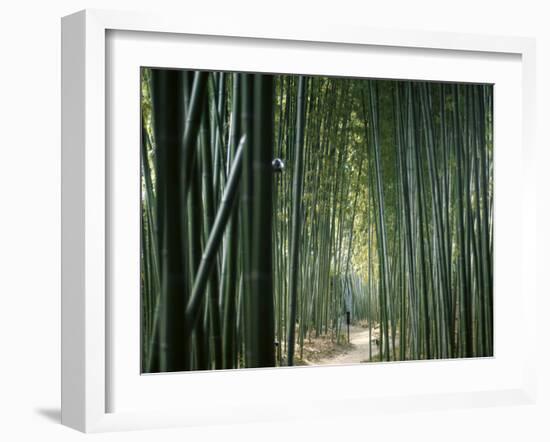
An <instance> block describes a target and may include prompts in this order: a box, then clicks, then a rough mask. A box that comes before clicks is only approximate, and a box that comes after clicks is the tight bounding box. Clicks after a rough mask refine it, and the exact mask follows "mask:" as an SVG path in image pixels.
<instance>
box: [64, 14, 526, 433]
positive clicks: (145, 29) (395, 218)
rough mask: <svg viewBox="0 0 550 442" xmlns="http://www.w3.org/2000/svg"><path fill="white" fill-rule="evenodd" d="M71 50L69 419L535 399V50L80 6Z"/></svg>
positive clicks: (151, 421)
mask: <svg viewBox="0 0 550 442" xmlns="http://www.w3.org/2000/svg"><path fill="white" fill-rule="evenodd" d="M62 43H63V169H62V171H63V172H62V173H63V189H62V190H63V194H62V204H63V235H62V239H63V248H62V251H63V278H62V283H63V285H62V287H63V302H62V305H63V312H62V317H63V328H62V339H63V341H62V350H63V361H62V368H63V375H62V386H63V392H62V421H63V423H65V424H66V425H69V426H71V427H74V428H77V429H79V430H82V431H107V430H110V429H124V428H151V427H159V426H173V425H177V426H179V425H181V426H185V425H198V424H210V423H220V422H253V421H258V420H272V419H284V418H285V417H306V416H323V415H324V414H328V412H329V410H330V413H332V414H333V413H334V406H333V405H334V404H336V403H337V404H339V407H337V408H338V411H337V413H341V414H342V415H346V414H350V415H358V414H368V413H369V412H371V411H372V409H373V407H374V399H375V398H376V404H377V406H378V407H379V406H380V403H383V404H384V409H387V410H397V409H399V410H403V409H404V410H407V409H415V408H417V407H424V408H425V407H428V408H430V407H432V408H434V409H435V408H441V407H444V408H453V407H467V406H480V405H498V404H499V403H518V404H520V403H528V402H530V401H532V400H533V399H532V398H533V395H534V391H535V377H534V367H533V366H532V365H530V357H529V355H530V354H531V352H532V351H534V349H533V346H534V344H533V343H534V340H533V341H530V340H529V339H526V337H527V336H530V334H533V333H534V327H535V325H534V324H533V323H532V321H528V320H527V318H528V316H529V312H532V311H533V310H534V309H535V288H534V285H533V284H534V283H533V279H534V278H532V275H531V273H533V272H534V270H533V269H531V268H529V266H527V265H524V263H525V260H524V257H525V250H527V249H526V247H530V245H532V244H533V242H534V236H533V235H534V233H533V231H532V229H531V227H532V223H533V222H534V221H533V218H534V216H533V210H534V209H533V207H534V202H533V199H532V190H533V186H534V184H533V181H532V177H529V176H528V174H524V171H527V170H528V169H529V164H530V163H529V162H530V161H531V160H532V156H531V151H532V139H531V136H532V135H530V134H531V131H530V130H529V128H530V125H531V124H532V122H531V121H532V113H533V112H534V111H533V106H534V104H533V96H534V82H533V76H534V67H533V66H534V44H533V42H532V41H531V40H529V39H521V38H505V37H501V38H495V37H488V36H485V37H483V36H471V35H455V34H444V33H441V34H428V33H422V32H403V31H399V32H398V31H395V32H390V31H381V30H372V29H348V28H343V27H338V26H336V27H331V28H330V31H328V30H327V29H326V28H321V27H319V28H315V27H311V28H309V27H308V28H306V29H293V28H291V27H288V28H284V27H282V28H281V27H277V28H272V29H270V28H269V27H262V28H261V29H259V28H255V27H254V26H253V25H251V24H248V27H247V26H244V27H243V26H240V25H239V26H237V25H235V24H226V25H225V26H219V24H216V25H213V24H208V23H207V22H206V21H205V22H201V21H200V20H196V21H194V22H193V23H184V24H179V23H178V22H177V21H175V20H174V21H172V20H171V19H170V18H169V17H154V16H150V15H147V16H145V15H141V14H130V13H114V12H107V11H84V12H80V13H77V14H74V15H71V16H68V17H65V18H64V19H63V38H62ZM518 165H522V166H521V167H519V166H518ZM518 202H520V204H521V207H522V210H521V211H518V210H517V206H518ZM518 262H519V265H518ZM518 267H520V268H521V271H520V272H518V271H517V268H518ZM514 269H515V271H514ZM510 323H514V324H516V325H515V327H509V326H507V324H510ZM518 329H521V330H522V333H521V334H520V333H518V332H517V330H518ZM411 379H414V380H415V381H414V382H410V380H411ZM319 385H323V388H319ZM290 391H293V392H295V393H296V395H295V398H293V400H292V401H291V402H289V401H288V400H287V398H288V394H289V392H290ZM305 404H308V406H305ZM331 404H332V405H331Z"/></svg>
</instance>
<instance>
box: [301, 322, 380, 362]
mask: <svg viewBox="0 0 550 442" xmlns="http://www.w3.org/2000/svg"><path fill="white" fill-rule="evenodd" d="M378 335H379V329H378V328H376V327H373V329H372V333H371V339H370V340H371V341H372V358H373V359H376V356H377V355H378V352H379V349H378V345H377V343H378ZM361 362H369V329H368V327H365V326H364V325H352V326H351V327H350V342H349V343H348V342H341V343H336V342H333V341H331V339H330V338H328V337H319V338H315V339H311V340H306V342H304V355H303V358H302V359H301V360H300V361H299V363H300V365H341V364H359V363H361Z"/></svg>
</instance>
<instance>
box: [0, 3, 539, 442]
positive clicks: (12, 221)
mask: <svg viewBox="0 0 550 442" xmlns="http://www.w3.org/2000/svg"><path fill="white" fill-rule="evenodd" d="M187 3H189V4H187ZM371 3H372V4H371ZM544 3H545V2H542V1H534V0H523V1H521V2H510V5H509V6H508V5H507V4H505V2H498V1H488V0H473V1H472V0H456V1H453V2H449V1H447V2H443V1H441V0H440V1H428V0H415V1H405V0H403V1H391V0H386V1H380V0H378V1H376V2H368V1H365V0H360V1H354V2H352V1H347V0H339V1H338V2H335V1H332V2H324V1H321V0H317V1H315V2H306V1H305V0H302V1H299V0H274V1H272V2H258V1H256V2H253V1H249V2H248V1H245V0H232V1H214V0H203V1H202V2H201V1H199V0H194V1H193V2H185V1H183V0H180V1H178V2H169V1H164V0H156V1H155V2H145V1H141V0H134V1H123V0H110V1H100V0H88V1H87V2H82V1H78V0H72V1H68V0H67V1H50V2H38V1H30V0H27V1H25V0H20V1H18V2H17V3H15V2H12V3H10V4H9V5H6V4H4V5H3V7H2V10H1V11H0V37H1V38H0V42H1V43H0V45H1V47H0V49H1V51H0V54H1V56H2V58H1V60H2V67H1V69H0V85H1V86H2V89H1V92H0V128H1V134H2V135H1V137H0V149H1V155H0V189H1V191H0V194H1V195H2V198H1V206H0V207H1V209H0V210H1V215H0V269H1V270H0V295H1V299H2V302H1V303H0V439H2V440H6V441H19V440H37V439H38V438H40V439H42V440H59V441H73V440H84V439H85V438H87V437H92V438H93V439H94V440H101V441H124V440H132V441H141V440H143V441H150V440H151V439H152V438H155V439H158V440H163V441H164V440H167V441H170V440H174V441H175V440H178V441H181V440H189V441H195V440H197V441H198V440H200V441H203V440H223V441H232V440H239V441H246V440H258V439H261V440H266V441H279V440H282V439H285V440H304V441H306V440H322V441H324V440H327V441H332V440H368V439H372V440H374V439H377V440H383V441H391V440H422V441H427V440H446V441H454V440H457V441H458V440H460V441H464V440H472V441H477V440H484V439H485V440H499V441H503V440H504V441H506V440H525V441H538V440H541V441H542V440H545V441H547V440H549V439H550V430H549V429H548V426H547V425H546V424H547V421H548V417H549V416H550V406H549V404H550V387H549V385H550V383H549V382H548V376H550V364H549V357H548V353H550V350H549V349H548V342H549V340H548V338H549V337H550V336H549V333H548V326H547V325H546V324H545V323H544V321H543V319H545V316H546V315H543V313H544V312H546V311H549V310H550V309H549V303H548V299H547V297H545V296H542V294H543V293H546V294H549V293H550V289H549V284H548V283H547V282H546V281H543V280H542V276H543V275H546V274H547V273H548V265H549V264H550V260H548V256H547V255H548V253H547V252H543V250H544V249H547V250H548V246H549V245H550V244H549V241H548V238H549V235H548V233H547V232H545V231H543V228H544V226H545V225H546V226H550V222H549V221H550V220H549V214H550V213H549V210H548V206H549V202H550V198H549V197H548V190H549V189H550V185H549V181H550V180H549V173H548V170H547V169H548V167H547V164H548V163H549V160H550V154H549V152H548V151H549V150H550V146H548V143H547V137H546V136H544V135H545V133H546V128H547V126H548V123H549V122H550V111H549V110H548V108H546V109H544V108H543V106H544V105H545V103H548V99H549V98H550V96H549V87H548V82H549V81H550V27H549V25H548V22H549V20H550V14H549V13H548V12H547V11H546V10H544V6H543V5H544ZM255 4H256V5H255ZM176 5H178V6H176ZM89 7H93V8H117V9H130V10H152V9H151V8H154V10H155V11H157V12H161V11H162V10H163V8H165V9H164V10H165V11H167V12H172V13H177V14H180V15H181V17H182V22H185V21H186V20H192V17H193V14H201V15H212V14H214V15H217V16H220V17H225V19H227V20H231V16H239V17H241V19H242V17H247V18H249V19H250V20H270V21H271V22H277V21H278V20H280V21H289V20H290V21H292V22H296V23H297V25H300V26H307V23H308V22H309V21H311V20H316V21H324V22H337V23H343V24H345V23H350V24H355V25H367V26H369V25H370V26H374V27H384V28H392V27H397V28H405V29H424V30H434V31H446V30H448V31H458V32H474V33H487V34H512V35H522V36H533V37H537V43H538V48H537V56H538V69H537V71H538V72H537V74H538V78H539V85H538V104H537V106H538V128H539V129H538V134H539V135H538V143H539V146H538V147H539V152H538V155H539V157H538V159H537V166H538V168H539V170H538V180H539V202H540V206H539V220H538V224H539V231H538V246H539V251H538V266H539V270H540V271H539V275H540V276H541V278H540V280H539V293H540V294H541V296H540V304H539V308H538V311H539V336H540V343H539V344H538V348H539V349H540V355H539V361H538V365H539V368H540V374H541V376H540V379H539V391H540V398H539V405H538V406H536V407H533V406H522V407H501V408H490V409H482V410H456V411H438V412H414V413H402V414H394V415H384V414H380V415H376V416H369V417H368V418H365V419H355V418H354V419H353V420H352V419H344V418H338V419H334V420H324V421H322V422H319V421H302V422H286V423H277V424H275V423H269V424H254V425H246V426H242V425H233V426H224V427H222V426H218V427H211V428H197V429H185V430H157V431H155V432H151V431H142V432H133V433H117V434H102V435H94V436H84V435H82V434H79V433H77V432H74V431H73V430H69V429H66V428H64V427H62V426H60V425H59V423H58V421H59V405H60V404H59V388H60V382H59V367H60V363H59V357H60V355H59V352H60V345H59V340H60V327H59V324H60V315H59V312H60V293H59V292H60V247H59V241H60V192H59V190H60V21H59V20H60V17H61V16H62V15H65V14H68V13H71V12H74V11H76V10H78V9H82V8H89ZM545 78H546V79H547V80H545V81H544V79H545ZM536 262H537V261H536V260H535V259H533V265H535V263H536ZM518 333H521V330H518Z"/></svg>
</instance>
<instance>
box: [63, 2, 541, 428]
mask: <svg viewBox="0 0 550 442" xmlns="http://www.w3.org/2000/svg"><path fill="white" fill-rule="evenodd" d="M135 32H138V33H140V34H139V35H140V38H145V39H147V38H151V39H153V38H154V39H157V40H159V39H160V40H162V39H163V38H167V39H170V40H171V41H172V42H174V41H178V39H179V38H180V39H181V38H183V39H185V37H186V36H189V37H197V38H199V37H200V38H206V39H208V37H215V38H216V39H217V40H218V41H221V42H223V41H224V39H225V40H228V39H231V41H233V42H237V40H238V41H240V42H245V44H246V42H248V43H250V44H252V45H254V44H257V43H258V42H260V44H261V42H268V43H269V44H270V45H271V46H273V47H277V45H280V46H281V47H282V49H281V50H282V51H284V50H285V48H287V49H286V50H288V48H289V47H295V48H302V47H306V49H307V47H316V45H318V46H319V47H321V46H323V47H325V48H326V47H327V45H328V46H331V47H332V48H333V49H334V50H335V51H339V50H343V51H346V50H354V48H355V49H357V48H359V49H360V48H371V49H372V48H374V50H375V51H378V52H379V53H381V54H384V53H385V51H386V52H389V51H393V50H395V48H397V49H398V50H400V51H402V52H404V53H407V51H421V52H419V53H420V54H421V57H423V56H424V55H426V54H428V55H429V56H430V57H433V59H434V60H437V59H438V58H441V57H445V56H448V55H449V54H450V55H451V56H454V55H457V56H461V54H469V56H472V57H473V58H475V59H478V60H481V61H483V60H484V59H486V58H487V59H488V58H491V57H492V56H497V55H499V54H500V55H501V56H503V57H511V59H513V60H515V62H514V63H516V65H517V66H516V67H517V68H519V69H520V72H519V74H520V75H519V77H518V76H517V75H516V77H514V78H520V81H519V83H518V88H519V89H520V90H516V91H515V92H514V91H512V92H513V93H515V94H516V99H519V102H518V104H520V107H521V109H520V110H519V113H516V114H514V115H520V116H521V121H520V123H519V124H520V126H519V129H517V132H514V134H515V135H517V139H518V142H519V146H521V148H519V147H517V146H516V149H517V150H516V151H514V152H515V153H514V155H515V156H514V157H510V158H511V159H513V158H515V159H519V160H520V161H521V163H522V168H521V171H522V172H521V176H520V177H519V178H520V179H521V182H522V186H521V188H520V190H519V191H518V196H519V198H520V199H521V204H522V211H521V213H520V214H519V215H518V217H517V219H516V221H517V223H516V224H515V225H512V224H510V225H509V226H508V227H506V226H504V227H503V228H508V229H513V228H516V227H517V228H519V229H520V237H519V238H518V240H517V241H516V246H517V253H518V254H519V256H520V263H521V272H520V277H519V278H518V279H517V280H515V281H514V283H515V284H516V287H517V288H518V289H519V290H520V293H521V302H520V304H521V306H522V309H523V316H522V317H523V318H526V317H527V316H528V315H529V316H532V317H535V316H536V315H535V312H536V286H535V277H534V273H535V267H534V266H530V265H529V263H528V262H527V259H526V256H527V254H528V252H529V251H532V250H534V249H535V248H536V239H535V230H536V229H535V228H534V223H535V198H536V186H535V175H534V173H532V170H534V150H535V147H534V135H533V134H534V121H535V119H534V118H533V115H534V106H535V43H534V40H532V39H526V38H517V37H492V36H480V35H466V34H451V33H426V32H416V31H402V30H395V31H388V30H376V29H363V28H349V27H344V26H335V25H334V26H333V25H331V26H327V25H326V24H325V25H323V24H317V25H310V26H307V27H300V28H295V27H293V26H291V25H287V26H285V25H284V24H280V23H279V24H277V25H268V24H267V23H248V22H247V23H236V22H234V21H233V22H223V23H218V22H212V21H209V20H206V19H199V18H193V20H192V21H188V22H181V20H180V19H179V18H172V17H166V16H153V15H151V14H140V13H126V12H112V11H100V10H86V11H81V12H78V13H76V14H73V15H70V16H67V17H64V18H63V21H62V124H63V128H62V423H63V424H65V425H67V426H70V427H73V428H76V429H78V430H80V431H84V432H96V431H111V430H122V429H138V428H155V427H166V426H186V425H207V424H210V423H216V422H226V423H232V422H253V421H262V420H273V419H284V418H288V417H311V416H323V415H324V413H326V411H324V410H327V409H329V408H331V413H332V414H334V407H330V404H334V403H336V402H337V403H338V404H339V407H338V413H339V414H341V415H348V414H349V415H354V416H357V415H363V414H368V413H370V412H372V411H373V410H374V404H373V401H372V396H369V394H367V393H366V392H365V391H363V390H361V389H359V391H358V392H356V394H354V395H349V394H345V393H342V394H340V393H338V392H337V391H334V392H332V393H331V394H328V396H327V397H326V398H321V397H317V398H316V397H314V398H312V399H311V398H310V399H309V403H310V404H312V405H313V406H312V407H307V408H306V407H303V406H302V405H303V404H302V403H301V402H300V401H297V402H296V403H295V404H294V405H293V404H286V406H284V407H281V404H280V403H279V402H277V400H275V401H274V402H273V404H270V403H263V402H261V401H258V400H255V397H256V399H258V397H259V393H258V391H257V389H256V388H257V387H260V386H262V385H266V383H269V385H275V386H276V385H277V382H279V381H281V379H283V380H284V381H285V382H295V383H300V384H301V385H303V388H305V389H307V388H308V386H307V382H308V379H311V378H312V377H314V378H315V382H322V381H323V379H329V382H331V381H330V379H332V380H334V379H336V377H338V376H340V375H341V374H342V370H347V371H346V372H345V373H346V376H348V375H349V376H350V377H351V378H353V377H354V376H355V377H357V376H359V375H360V371H361V370H364V366H353V367H330V368H323V369H316V368H313V369H310V368H308V369H305V370H304V369H298V370H293V369H283V370H279V369H274V370H255V371H248V370H245V371H244V372H241V373H239V374H238V380H237V381H236V382H237V383H238V385H239V388H241V390H240V391H244V392H245V393H244V394H243V395H242V396H241V397H239V398H236V397H235V398H234V399H230V400H226V399H224V400H223V401H220V404H219V406H218V408H216V404H212V403H211V402H210V404H206V403H203V402H201V401H200V400H198V399H200V398H199V395H200V393H199V392H200V391H201V390H200V389H199V388H197V389H196V390H189V392H190V396H189V395H188V397H187V400H188V401H189V403H193V402H194V405H193V407H189V406H188V407H185V406H180V407H178V408H179V411H178V410H177V409H176V408H175V407H171V408H170V407H166V408H162V409H159V408H156V409H155V410H153V409H150V410H147V409H146V408H145V407H141V408H139V407H136V409H135V410H130V409H126V408H125V407H121V409H120V410H118V409H117V408H118V407H114V408H113V405H112V403H111V400H110V397H111V396H112V390H113V389H114V388H115V385H113V383H112V377H113V372H116V367H113V361H115V360H116V358H115V357H114V355H113V345H112V342H113V340H115V341H116V339H117V338H116V336H114V333H113V330H116V327H114V328H113V323H115V324H116V323H117V320H118V323H120V322H121V320H120V317H119V319H117V317H116V315H115V314H113V312H112V311H111V308H112V300H111V299H110V298H109V296H108V295H109V293H108V291H109V289H110V287H111V286H110V281H109V277H108V272H107V271H106V269H107V265H109V264H110V261H109V260H110V257H109V253H110V252H109V251H110V248H109V247H110V244H111V242H112V241H113V240H115V239H114V238H112V237H111V235H113V234H116V232H117V230H116V229H110V228H109V225H108V224H109V222H110V221H109V219H110V211H111V210H112V208H113V201H114V203H115V204H116V196H114V195H111V194H110V191H111V190H112V189H111V188H110V187H109V184H108V182H109V179H111V178H112V177H109V173H111V172H112V166H113V165H112V164H110V163H109V161H111V160H112V158H111V156H110V152H109V151H108V148H109V146H108V143H109V142H110V141H109V140H111V135H112V134H111V133H110V132H109V131H108V127H107V126H108V124H107V123H108V122H110V121H111V120H110V119H111V117H113V115H111V113H110V112H111V110H110V109H109V108H108V104H109V102H110V101H109V96H108V95H107V94H108V93H109V92H110V89H109V84H108V83H109V81H111V79H112V78H115V77H116V74H113V76H111V73H112V72H111V71H109V63H112V62H113V60H110V59H109V57H110V56H112V55H113V52H112V51H110V46H109V41H108V39H109V35H121V34H127V33H135ZM132 44H135V42H133V43H132ZM159 44H162V43H159ZM304 45H305V46H304ZM308 45H309V46H308ZM453 54H454V55H453ZM220 63H221V64H219V65H216V66H215V68H218V69H222V68H223V67H224V65H223V63H224V62H223V61H221V62H220ZM518 63H519V64H518ZM245 64H246V63H245ZM242 66H243V65H240V67H241V68H242ZM423 66H424V67H423ZM433 66H436V64H434V65H432V67H433ZM182 67H184V66H182ZM200 67H210V68H214V66H200ZM225 67H227V68H233V69H235V67H234V66H225ZM250 69H252V70H253V69H254V67H253V66H251V67H250ZM266 69H268V68H266ZM418 69H419V71H418V72H419V73H418V74H417V75H418V78H423V74H422V69H424V70H426V66H425V64H424V65H422V64H419V66H418ZM274 72H275V70H274ZM107 73H109V75H107ZM396 75H398V74H396ZM410 75H414V74H410ZM425 75H426V79H431V78H429V75H428V74H427V73H426V74H425ZM458 75H459V77H457V78H461V79H463V80H464V81H467V80H468V79H470V77H469V76H468V74H467V73H464V72H463V73H462V74H458ZM398 76H399V75H398ZM476 78H477V77H476ZM434 79H436V78H434ZM137 95H138V94H137V92H136V97H137ZM115 118H116V117H115ZM136 121H137V120H136ZM130 131H131V129H130ZM496 139H497V138H496ZM496 143H498V141H496ZM496 148H497V149H498V147H496ZM138 169H139V168H138ZM138 169H137V171H138ZM508 178H510V177H508ZM516 178H517V177H516ZM496 179H497V180H498V179H499V178H498V176H497V178H496ZM500 179H501V182H504V180H505V179H506V176H504V175H503V176H502V177H501V178H500ZM497 204H498V200H497ZM498 247H499V246H498V243H497V245H496V247H495V249H496V253H497V255H498V253H499V249H498ZM501 250H502V249H501ZM500 253H502V252H500ZM496 296H498V294H497V295H496ZM497 302H498V298H497ZM497 313H498V310H497V311H496V312H495V315H496V321H497V322H498V314H497ZM535 327H536V325H535V324H534V322H533V321H525V320H524V323H522V330H523V333H524V336H527V337H529V336H530V337H533V339H525V340H524V341H522V342H526V344H525V348H524V349H523V351H522V352H521V353H518V354H517V355H516V357H517V359H518V363H517V364H516V365H517V366H514V370H516V371H514V373H516V374H517V375H516V374H515V375H514V379H510V380H509V381H508V380H507V378H506V379H505V378H503V381H502V382H501V383H500V384H498V385H500V386H497V384H496V383H495V385H493V386H491V387H488V388H484V387H483V386H482V385H473V383H472V385H471V386H470V387H469V386H468V382H469V381H468V378H466V379H465V381H464V385H463V386H462V389H461V390H456V391H453V392H452V393H450V392H448V391H445V389H444V388H443V387H442V385H444V382H443V383H441V384H438V383H437V382H434V388H433V389H432V390H431V391H427V392H426V393H425V394H419V393H418V391H412V390H411V391H408V392H406V391H400V390H399V388H398V387H396V390H395V391H392V392H389V393H388V394H384V393H383V392H382V393H378V395H377V401H376V409H377V410H378V411H380V409H383V410H387V411H396V410H409V409H432V408H434V409H435V408H461V407H470V406H491V405H500V404H525V403H533V401H534V400H535V397H536V379H535V371H536V366H535V363H534V362H533V361H534V360H535V359H534V358H533V357H532V355H533V354H534V352H535V350H536V349H535V342H536V339H534V335H535ZM497 331H498V330H497ZM113 336H114V337H113ZM497 339H498V338H497ZM114 348H115V349H116V348H117V347H116V346H115V347H114ZM118 348H120V345H119V347H118ZM501 354H503V353H501ZM122 357H123V358H124V357H126V356H122ZM494 359H495V360H496V361H497V362H498V360H499V355H498V352H496V354H495V358H494ZM449 363H451V362H450V361H440V362H434V361H430V362H429V363H428V364H430V365H429V366H426V365H425V366H422V365H418V364H417V363H411V364H395V365H394V364H390V365H373V366H372V367H369V370H371V373H375V371H376V373H381V372H382V371H384V372H388V371H390V370H391V371H392V372H394V373H396V375H399V373H401V372H405V371H407V370H408V371H407V373H408V375H412V374H413V373H414V374H415V375H416V374H418V375H419V376H423V375H422V374H421V371H426V370H427V371H430V372H431V373H432V374H433V373H437V372H438V371H440V372H443V371H444V370H448V369H449V368H446V367H448V365H446V364H449ZM415 364H416V365H418V369H415V368H414V367H415ZM460 364H461V362H456V364H455V366H454V369H455V370H464V369H467V370H471V371H468V373H476V371H479V372H480V373H481V372H482V371H483V370H485V371H486V375H489V374H490V370H492V369H493V368H494V367H497V365H495V364H496V362H494V361H493V362H490V361H489V362H487V364H486V367H482V366H481V365H480V364H478V365H477V366H475V365H471V364H470V365H469V366H468V367H466V366H464V365H460ZM491 364H493V365H491ZM119 365H120V364H119ZM396 367H397V368H396ZM403 367H405V368H403ZM503 367H504V366H501V367H500V368H503ZM500 368H499V369H500ZM504 368H505V367H504ZM113 370H115V371H113ZM414 370H416V371H414ZM132 376H133V377H134V378H135V376H139V373H134V372H132V373H128V377H129V378H131V377H132ZM171 376H176V377H171ZM178 376H179V377H178ZM184 376H186V377H187V382H188V384H187V386H189V379H191V378H190V377H191V376H193V377H194V378H192V379H193V380H192V381H191V382H192V383H193V384H196V385H202V387H201V388H203V391H207V393H206V394H207V398H206V399H207V402H208V394H212V393H208V391H210V392H211V390H204V388H205V386H206V385H207V384H208V383H214V384H215V385H218V386H222V385H224V383H227V382H228V379H229V377H231V376H235V372H228V371H226V372H222V373H216V374H214V373H190V374H185V375H184ZM120 377H121V376H120V375H119V376H118V379H120ZM142 378H147V377H142ZM136 379H137V378H136ZM149 379H151V378H150V377H149ZM156 379H157V381H155V382H157V384H158V383H159V382H160V383H162V384H163V385H162V386H161V387H156V386H153V387H150V386H145V387H144V388H146V389H147V388H148V389H151V388H160V390H158V391H162V392H161V393H160V394H163V395H165V396H166V395H167V394H168V391H169V390H170V389H171V388H172V387H173V385H172V386H171V383H172V384H173V382H175V381H171V380H170V379H174V380H175V379H179V380H180V381H181V379H183V376H182V375H163V376H157V377H156ZM232 379H236V378H232ZM432 379H433V378H432ZM140 381H141V378H140ZM180 381H178V382H180ZM147 382H149V381H147ZM151 382H152V381H151ZM181 382H184V381H181ZM447 382H448V381H447ZM128 385H129V386H128V388H127V390H128V389H129V388H130V387H133V384H132V385H130V384H128ZM151 385H153V384H151ZM247 385H248V386H247ZM274 388H276V387H274ZM127 390H126V391H127ZM117 394H118V393H117ZM122 394H125V393H124V391H122ZM232 397H234V396H229V398H232ZM134 399H135V398H130V397H129V399H128V401H127V402H130V401H132V400H134ZM167 402H170V401H167ZM228 404H231V407H229V411H228V412H224V411H223V410H222V405H223V406H225V409H228V407H227V405H228ZM180 405H181V404H180Z"/></svg>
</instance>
